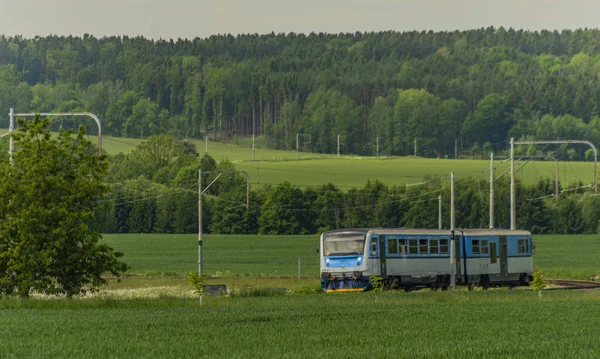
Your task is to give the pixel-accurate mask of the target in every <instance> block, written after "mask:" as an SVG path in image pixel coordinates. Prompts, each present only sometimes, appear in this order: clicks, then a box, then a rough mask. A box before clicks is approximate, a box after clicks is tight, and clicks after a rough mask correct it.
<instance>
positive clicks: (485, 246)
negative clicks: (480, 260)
mask: <svg viewBox="0 0 600 359" xmlns="http://www.w3.org/2000/svg"><path fill="white" fill-rule="evenodd" d="M481 254H488V241H487V240H485V239H483V240H481Z"/></svg>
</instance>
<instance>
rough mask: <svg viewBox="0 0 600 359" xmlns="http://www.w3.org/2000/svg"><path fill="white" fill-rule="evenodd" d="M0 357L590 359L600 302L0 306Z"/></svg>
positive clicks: (416, 299) (575, 296)
mask: <svg viewBox="0 0 600 359" xmlns="http://www.w3.org/2000/svg"><path fill="white" fill-rule="evenodd" d="M0 317H1V318H2V320H0V357H18V358H20V357H77V358H108V357H127V358H132V357H169V358H177V357H211V358H271V357H277V358H281V357H286V358H307V357H311V358H326V357H327V358H330V357H332V356H333V357H341V358H359V357H375V358H383V357H400V358H441V357H461V358H595V357H597V356H598V353H600V341H599V340H598V338H600V326H599V325H598V321H597V318H599V317H600V292H598V291H595V292H594V291H588V292H545V293H544V294H543V296H542V297H541V298H540V297H538V295H537V293H536V292H533V291H508V290H491V291H487V292H483V291H475V292H466V291H459V292H430V291H422V292H413V293H404V292H397V291H393V292H386V293H381V294H379V295H377V296H375V295H374V294H372V293H349V294H334V295H327V294H311V295H284V296H271V297H230V298H212V299H211V298H208V299H206V300H205V301H204V302H203V304H202V305H199V304H198V300H197V299H195V300H194V299H176V298H171V299H169V298H163V299H157V300H121V301H115V300H104V301H102V300H74V301H67V300H62V301H60V300H59V301H56V300H29V301H18V300H0Z"/></svg>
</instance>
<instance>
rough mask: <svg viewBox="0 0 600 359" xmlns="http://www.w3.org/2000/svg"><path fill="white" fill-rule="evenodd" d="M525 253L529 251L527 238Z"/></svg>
mask: <svg viewBox="0 0 600 359" xmlns="http://www.w3.org/2000/svg"><path fill="white" fill-rule="evenodd" d="M525 253H529V239H526V240H525Z"/></svg>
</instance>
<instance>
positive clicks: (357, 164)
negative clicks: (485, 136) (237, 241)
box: [0, 129, 594, 190]
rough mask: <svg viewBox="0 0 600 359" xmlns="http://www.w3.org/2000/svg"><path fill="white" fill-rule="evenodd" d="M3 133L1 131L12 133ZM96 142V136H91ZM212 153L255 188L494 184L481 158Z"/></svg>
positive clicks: (571, 176)
mask: <svg viewBox="0 0 600 359" xmlns="http://www.w3.org/2000/svg"><path fill="white" fill-rule="evenodd" d="M6 131H7V130H6V129H0V133H4V132H6ZM88 138H89V140H90V141H91V142H92V143H94V144H96V143H97V137H96V136H91V135H90V136H88ZM142 141H143V139H139V138H123V137H112V136H103V137H102V143H103V145H102V147H103V149H104V151H105V152H106V153H109V154H116V153H119V152H123V153H129V152H131V151H132V150H133V149H134V148H135V147H136V146H137V145H138V144H139V143H141V142H142ZM192 142H193V143H194V144H195V145H196V148H197V150H198V152H199V153H204V152H205V149H206V143H205V142H204V141H202V140H192ZM208 154H209V155H211V156H212V157H213V158H215V159H217V160H221V159H228V160H230V161H233V162H234V163H235V166H236V168H237V169H239V170H244V171H246V172H247V173H248V174H249V176H250V181H251V182H252V185H253V186H263V185H266V184H281V183H282V182H284V181H288V182H290V183H292V184H294V185H297V186H300V187H307V186H320V185H323V184H326V183H329V182H331V183H333V184H335V185H336V186H338V187H340V188H341V189H345V190H347V189H349V188H358V187H363V186H364V185H365V184H366V183H367V181H371V182H374V181H375V180H378V181H380V182H382V183H384V184H386V185H388V186H392V185H398V186H404V185H406V184H413V183H420V182H423V179H424V178H425V177H435V178H446V181H447V182H449V176H450V172H452V171H454V173H455V177H456V179H457V180H460V179H461V178H466V177H478V178H481V180H482V181H488V180H489V174H488V172H487V171H488V169H489V161H488V160H481V159H480V160H475V159H459V160H451V159H450V160H448V159H434V158H421V157H381V158H375V157H358V156H341V157H340V158H337V157H336V156H335V155H332V154H317V153H305V152H300V153H299V154H298V153H296V151H278V150H269V149H263V148H257V149H256V152H255V161H252V149H251V147H250V146H249V145H247V144H243V145H234V144H224V143H218V142H209V143H208ZM558 164H559V171H558V172H559V180H560V181H561V183H563V184H564V185H565V186H566V184H570V183H573V182H576V181H582V182H583V183H584V184H586V185H588V184H589V185H591V184H593V181H594V172H593V171H594V165H593V163H591V162H559V163H558ZM496 165H497V166H498V168H497V169H496V177H498V176H500V175H501V174H502V173H504V176H506V177H507V176H508V174H507V173H508V172H507V169H508V165H509V163H508V161H504V162H501V161H497V162H496ZM516 168H517V170H518V172H517V178H518V179H520V180H521V181H522V182H523V183H525V184H534V183H537V182H538V181H539V180H540V179H542V178H552V179H553V178H554V177H555V163H554V162H548V161H533V160H531V161H527V160H523V161H521V162H517V165H516Z"/></svg>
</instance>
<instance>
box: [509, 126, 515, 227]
mask: <svg viewBox="0 0 600 359" xmlns="http://www.w3.org/2000/svg"><path fill="white" fill-rule="evenodd" d="M515 207H516V205H515V139H514V138H513V137H511V138H510V229H511V231H514V230H515V221H516V212H515V211H516V208H515Z"/></svg>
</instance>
